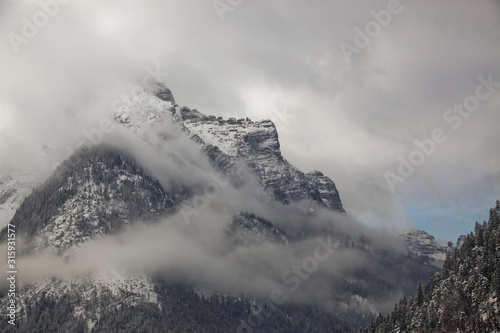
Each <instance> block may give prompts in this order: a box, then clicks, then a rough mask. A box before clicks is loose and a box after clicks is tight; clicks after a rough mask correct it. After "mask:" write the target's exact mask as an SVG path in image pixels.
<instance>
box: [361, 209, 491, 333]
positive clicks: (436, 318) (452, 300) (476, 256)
mask: <svg viewBox="0 0 500 333" xmlns="http://www.w3.org/2000/svg"><path fill="white" fill-rule="evenodd" d="M499 263H500V202H499V201H497V202H496V207H495V208H494V209H491V210H490V218H489V221H488V223H484V224H482V225H481V224H478V223H477V224H476V227H475V230H474V233H470V234H469V235H468V236H467V237H466V239H465V240H464V243H463V245H462V246H461V247H460V249H457V250H455V252H454V253H453V254H452V255H449V256H448V257H447V258H446V261H445V263H444V266H443V270H442V271H441V272H440V273H436V274H435V275H434V276H433V277H432V278H431V280H430V281H429V283H428V284H427V285H426V286H425V288H424V289H422V288H419V289H418V290H417V294H416V297H415V299H413V298H410V299H409V300H407V299H406V298H403V299H402V300H401V301H400V302H399V303H398V304H397V305H396V307H395V308H394V310H393V311H392V313H391V314H390V315H389V316H387V317H383V316H379V317H378V318H377V320H376V321H374V322H373V323H372V324H371V325H370V326H368V327H367V328H365V329H362V330H361V331H360V332H362V333H365V332H366V333H368V332H371V333H378V332H401V333H404V332H412V333H419V332H443V333H444V332H457V333H469V332H495V331H498V330H499V329H500V300H499V297H500V265H499Z"/></svg>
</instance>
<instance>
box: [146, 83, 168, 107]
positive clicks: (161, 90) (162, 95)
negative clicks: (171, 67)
mask: <svg viewBox="0 0 500 333" xmlns="http://www.w3.org/2000/svg"><path fill="white" fill-rule="evenodd" d="M146 90H147V91H149V92H150V93H152V94H153V95H155V96H156V97H158V98H159V99H161V100H162V101H166V102H170V103H172V104H175V99H174V95H173V94H172V91H171V90H170V89H168V88H167V87H166V86H165V85H164V84H163V83H162V82H155V83H154V84H153V85H152V86H151V87H149V88H148V89H146Z"/></svg>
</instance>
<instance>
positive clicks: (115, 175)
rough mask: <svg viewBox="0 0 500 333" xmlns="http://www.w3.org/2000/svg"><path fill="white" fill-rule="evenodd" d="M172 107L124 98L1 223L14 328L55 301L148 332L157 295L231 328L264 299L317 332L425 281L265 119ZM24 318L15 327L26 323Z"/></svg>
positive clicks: (96, 319) (84, 317) (396, 245)
mask: <svg viewBox="0 0 500 333" xmlns="http://www.w3.org/2000/svg"><path fill="white" fill-rule="evenodd" d="M164 96H169V97H168V98H166V99H167V100H165V98H164ZM173 101H174V100H173V97H172V94H171V92H170V91H169V90H168V91H167V88H162V89H159V90H158V89H156V90H154V91H152V92H147V91H144V92H143V93H142V94H140V95H138V96H137V97H136V98H135V99H134V101H133V102H132V103H130V104H129V105H126V106H123V107H122V108H121V109H120V110H118V111H117V113H116V115H115V119H116V120H115V121H116V122H115V126H116V130H115V131H114V132H113V133H110V134H109V135H107V136H106V138H105V140H104V142H103V143H102V144H100V145H97V146H93V147H88V148H87V147H84V148H81V149H80V150H78V151H76V152H75V153H74V154H73V155H72V156H71V157H69V158H68V159H67V160H66V161H64V162H63V163H61V164H60V165H59V167H58V168H57V169H56V170H55V172H54V173H53V174H52V175H51V176H50V177H49V178H48V179H47V180H46V181H45V182H44V183H43V184H41V185H40V186H39V187H37V188H36V189H35V190H34V191H33V192H32V193H31V194H30V195H29V196H27V198H26V199H25V200H24V201H23V202H22V204H21V205H20V206H19V209H17V212H16V214H15V215H14V217H13V218H12V220H11V221H10V224H11V225H13V226H15V228H16V232H17V237H18V241H19V242H21V241H22V243H21V244H22V248H23V250H22V256H21V257H20V258H19V259H18V260H19V262H20V267H22V270H21V269H20V273H19V275H18V283H19V286H20V287H21V288H22V289H21V291H20V299H21V300H22V301H21V303H20V305H19V309H18V311H19V316H20V318H29V317H30V316H29V315H28V313H34V312H35V313H36V312H37V311H40V306H42V304H53V305H50V306H52V307H54V309H53V312H56V313H57V312H58V311H62V309H60V307H59V306H58V305H56V304H59V303H60V304H66V305H65V306H64V311H65V313H66V314H67V315H70V316H72V317H73V318H75V320H76V322H77V323H78V325H80V326H78V329H83V330H84V331H92V330H97V328H99V327H107V325H109V322H108V319H107V316H109V315H111V314H112V313H114V312H113V311H116V310H117V309H116V308H115V307H114V306H113V305H112V304H123V306H124V305H125V304H127V306H131V307H135V306H138V307H141V308H142V307H146V308H148V307H149V308H150V309H152V311H153V312H155V313H156V312H157V311H160V313H161V315H152V316H153V317H154V318H156V319H155V320H157V321H159V322H161V321H162V320H163V319H161V318H163V316H165V315H166V316H169V315H173V314H174V313H175V314H177V311H180V310H178V309H172V308H170V307H169V304H170V303H169V300H168V297H167V299H165V298H164V297H166V295H168V294H169V293H171V292H172V290H177V289H175V288H181V290H182V293H181V295H180V296H178V297H181V299H183V297H186V299H190V301H189V302H192V304H193V305H192V306H194V307H201V308H204V307H206V306H208V305H207V302H208V304H212V302H216V304H218V305H217V306H216V308H217V310H216V312H215V313H214V314H213V315H214V316H218V317H220V318H226V317H227V318H233V317H234V318H239V319H237V320H236V321H234V322H233V323H232V324H231V325H233V326H232V327H233V329H236V328H238V327H239V326H240V325H243V324H245V325H247V323H246V320H245V317H247V316H250V315H251V313H250V312H249V311H250V310H249V309H250V308H252V307H253V306H256V305H255V304H258V303H259V302H265V301H267V302H268V303H270V304H271V305H272V306H273V310H272V313H273V314H272V316H275V315H276V316H277V313H279V311H283V312H285V313H290V311H292V312H293V313H295V312H296V311H298V312H301V313H307V311H313V318H316V319H317V320H318V323H317V324H315V325H319V326H318V327H320V326H321V327H332V328H334V327H336V328H338V329H350V328H353V327H358V325H359V324H361V323H363V322H366V321H367V320H368V319H369V318H371V316H372V315H374V314H375V313H378V312H379V311H385V310H386V309H387V308H388V305H390V304H392V303H393V302H394V301H395V300H397V299H398V298H399V297H401V295H408V294H409V293H410V292H411V291H412V290H414V289H415V288H416V285H417V283H418V281H421V280H423V281H425V280H426V279H427V277H428V276H429V273H431V272H435V270H436V269H435V268H433V266H430V265H428V264H426V263H425V261H422V260H420V259H419V258H415V259H412V258H411V257H410V256H408V255H407V254H406V250H405V247H404V244H403V242H401V241H400V240H399V238H397V237H396V236H395V235H392V234H391V233H389V232H386V231H383V230H378V229H373V228H369V227H367V226H364V225H361V224H359V223H358V222H355V221H354V220H352V219H351V218H350V217H349V216H348V214H347V213H346V212H345V211H344V209H343V207H342V203H341V200H340V195H339V192H338V191H337V189H336V187H335V184H334V183H333V181H332V180H330V179H329V178H328V177H326V176H324V175H323V174H322V173H321V172H319V171H314V172H311V173H307V174H306V173H303V172H301V171H300V170H298V169H297V168H296V167H294V166H293V165H291V164H290V163H289V162H288V161H287V160H286V159H285V158H284V157H283V156H282V154H281V151H280V149H279V147H280V145H279V140H278V133H277V131H276V128H275V126H274V124H273V122H271V121H269V120H265V121H252V120H250V119H238V120H237V119H231V118H230V119H222V118H216V117H214V116H207V115H204V114H202V113H200V112H199V111H196V110H191V109H189V108H187V107H182V108H181V107H179V106H177V105H176V104H174V103H173ZM7 233H8V231H7V228H5V229H4V230H3V231H2V233H1V237H2V238H3V239H4V240H5V238H6V237H7V236H6V235H7ZM3 288H5V290H6V288H7V284H5V283H4V287H3ZM172 288H174V289H172ZM186 293H187V294H186ZM90 294H92V295H94V296H92V297H89V296H85V295H90ZM47 295H50V296H47ZM72 295H73V296H72ZM76 295H78V296H76ZM196 295H197V296H196ZM47 297H48V298H47ZM75 297H76V298H75ZM242 297H243V298H242ZM27 299H30V303H26V300H27ZM220 300H223V302H222V303H221V304H219V303H217V302H220ZM51 302H56V303H51ZM103 302H104V303H106V304H110V305H107V306H103V305H99V304H102V303H103ZM184 302H187V301H186V300H184ZM227 302H233V303H235V304H237V306H238V307H240V310H239V312H238V311H237V312H236V313H233V312H228V311H229V310H227V309H225V307H224V306H223V304H226V303H227ZM68 304H69V305H68ZM68 306H69V308H68ZM210 306H212V305H210ZM275 308H276V309H275ZM68 309H69V310H68ZM71 309H73V310H71ZM78 309H85V310H83V311H82V310H78ZM154 309H156V310H154ZM148 311H149V310H148ZM169 311H173V312H169ZM199 311H204V310H199ZM304 311H305V312H304ZM50 318H51V319H45V320H48V321H49V322H50V321H51V320H56V319H55V318H54V317H50ZM234 318H233V319H234ZM298 318H300V316H299V317H298ZM160 319H161V320H160ZM34 320H35V322H30V321H27V319H26V320H20V321H19V323H18V327H20V328H26V329H27V328H29V329H35V328H36V327H40V326H38V325H41V324H40V322H39V321H37V320H38V319H34ZM123 320H125V319H123ZM123 320H122V321H123ZM187 320H188V319H187V318H184V319H182V320H181V321H180V322H179V323H177V324H173V323H172V325H173V326H171V328H172V329H174V328H175V327H177V328H181V327H183V329H186V326H183V325H186V321H187ZM276 320H277V319H276ZM297 320H298V319H297ZM307 322H309V320H305V318H304V320H300V324H299V323H295V322H289V321H287V320H285V321H280V320H278V321H277V325H278V326H279V327H282V328H283V329H285V328H288V329H290V330H291V331H300V330H301V329H303V326H301V325H304V324H305V323H307ZM196 323H197V324H196V325H200V326H199V327H208V326H206V325H208V323H206V322H203V321H199V322H196ZM122 324H123V325H125V323H124V322H122ZM127 325H128V324H127ZM151 325H153V326H154V325H159V324H158V323H155V324H151ZM75 327H76V326H75ZM154 327H156V326H154ZM255 329H256V331H266V330H267V329H269V327H268V326H262V327H256V328H255Z"/></svg>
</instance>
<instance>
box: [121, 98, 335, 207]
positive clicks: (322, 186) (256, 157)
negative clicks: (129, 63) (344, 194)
mask: <svg viewBox="0 0 500 333" xmlns="http://www.w3.org/2000/svg"><path fill="white" fill-rule="evenodd" d="M153 93H154V94H156V96H160V97H161V96H164V95H171V92H170V90H168V89H167V88H162V89H160V88H157V89H155V91H154V92H153ZM154 94H143V95H140V96H137V97H136V98H135V100H134V101H133V102H132V103H130V104H129V105H128V106H127V107H123V108H122V109H121V110H120V111H119V112H117V114H116V115H115V119H116V120H117V121H119V122H121V123H122V124H124V125H125V126H127V127H130V128H131V129H132V130H134V131H135V132H137V133H139V134H140V135H144V129H145V128H148V127H149V126H151V125H154V124H161V123H162V122H165V121H173V122H174V123H176V124H178V126H180V127H181V128H182V129H183V130H184V131H186V132H187V133H188V134H189V135H190V137H191V138H192V139H193V140H194V141H196V142H198V143H200V144H201V145H202V146H203V148H204V149H205V151H206V152H207V154H208V156H209V158H210V159H211V160H212V163H213V164H214V166H215V167H216V168H217V169H219V170H220V171H221V172H223V173H225V174H227V175H231V176H233V178H235V179H236V180H235V182H236V183H237V182H238V175H239V173H240V172H241V170H240V164H243V165H245V166H246V167H248V168H250V170H252V171H253V172H254V173H255V175H257V177H258V180H259V184H260V185H261V186H262V187H263V188H264V189H266V190H268V191H269V192H270V193H272V194H273V195H274V197H275V198H276V199H277V200H278V201H280V202H282V203H283V204H289V203H291V202H298V201H301V200H307V201H312V202H314V203H316V204H318V205H319V206H321V207H326V208H330V209H333V210H336V211H341V212H343V211H344V209H343V207H342V202H341V200H340V195H339V192H338V191H337V188H336V187H335V183H334V182H333V181H332V180H331V179H330V178H328V177H326V176H324V175H323V174H322V173H321V172H318V171H314V172H311V173H309V174H304V173H303V172H301V171H300V170H298V169H297V168H296V167H294V166H293V165H292V164H290V163H289V162H288V161H287V160H286V159H285V158H284V157H283V156H282V154H281V151H280V144H279V140H278V132H277V130H276V127H275V125H274V124H273V122H272V121H270V120H262V121H255V122H254V121H251V120H250V119H248V118H247V119H238V120H236V119H235V118H229V119H227V120H226V119H222V117H218V118H217V117H215V116H207V115H204V114H202V113H201V112H199V111H197V110H195V109H194V110H191V109H189V108H188V107H182V108H181V107H179V106H177V105H176V104H173V97H172V98H169V99H167V100H162V99H160V98H156V96H155V95H154ZM312 207H314V205H311V208H312Z"/></svg>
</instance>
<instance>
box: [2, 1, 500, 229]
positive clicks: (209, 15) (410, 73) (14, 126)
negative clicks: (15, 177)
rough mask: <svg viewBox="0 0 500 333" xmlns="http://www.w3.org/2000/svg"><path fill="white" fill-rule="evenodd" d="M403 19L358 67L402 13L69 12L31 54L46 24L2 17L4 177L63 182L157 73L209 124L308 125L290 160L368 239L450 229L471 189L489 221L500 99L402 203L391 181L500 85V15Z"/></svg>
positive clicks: (7, 5)
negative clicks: (345, 48) (440, 213)
mask: <svg viewBox="0 0 500 333" xmlns="http://www.w3.org/2000/svg"><path fill="white" fill-rule="evenodd" d="M401 4H402V7H403V10H402V12H401V13H400V14H398V15H394V16H393V18H392V21H391V23H390V24H389V25H388V26H387V27H385V28H384V29H383V30H381V32H380V34H379V35H378V36H376V37H375V38H373V40H372V42H371V44H370V45H369V46H368V47H366V48H364V49H363V50H362V51H361V52H360V53H359V54H354V55H353V56H352V62H351V63H350V64H348V63H346V60H345V57H344V55H343V54H342V52H341V50H340V48H339V45H340V43H341V42H347V43H352V42H353V39H354V37H355V31H354V30H353V29H354V27H356V26H358V27H361V28H363V27H364V26H365V24H366V23H367V22H369V21H370V20H373V16H372V14H371V13H370V11H371V10H374V11H379V10H383V9H385V8H387V1H377V2H374V1H370V2H354V3H349V4H346V3H345V2H343V1H315V2H314V4H311V3H309V2H305V1H294V2H286V3H285V2H272V3H269V2H268V1H252V2H244V3H242V4H241V5H239V6H236V7H235V8H234V10H232V11H228V12H226V13H225V14H224V20H222V21H221V20H220V18H219V16H218V15H217V12H216V10H215V9H214V7H213V6H212V3H211V2H206V1H168V2H147V5H145V4H144V2H139V1H132V0H127V1H120V2H118V1H111V2H106V3H102V2H98V1H85V2H77V1H69V2H68V3H66V4H61V5H60V6H59V9H58V12H57V14H56V15H55V16H54V17H51V18H50V20H49V21H48V23H47V24H46V25H44V26H43V27H40V28H39V29H38V32H37V34H36V36H34V37H33V38H29V40H28V43H26V44H21V45H19V52H18V53H16V52H14V49H13V47H12V44H11V43H10V42H9V39H8V38H7V34H9V33H16V34H18V35H21V34H22V29H23V24H24V23H23V22H24V21H23V17H26V18H27V19H28V20H29V21H33V17H34V15H35V14H36V13H38V12H39V11H40V10H41V8H40V6H39V4H38V3H36V2H32V3H28V2H22V3H21V2H14V1H6V2H2V4H1V6H2V8H1V9H2V10H1V11H0V12H1V14H0V15H2V19H1V20H0V22H1V23H0V34H1V35H2V36H4V37H6V38H2V40H1V42H0V52H1V53H2V55H3V56H4V57H3V60H2V63H1V64H0V70H1V71H2V74H3V75H2V76H1V77H0V107H1V108H2V112H1V113H0V121H1V125H0V130H1V132H0V138H1V143H0V156H1V157H2V158H1V160H2V168H7V167H15V166H19V165H37V166H38V167H39V168H43V167H45V168H46V169H48V170H50V164H51V163H52V162H53V161H61V160H63V159H64V158H65V157H66V156H67V154H68V148H67V147H68V146H69V147H70V148H74V147H75V146H76V145H77V144H78V142H79V141H80V140H82V139H83V138H84V136H83V134H82V131H83V130H84V129H86V130H90V129H92V128H97V126H98V123H99V121H100V120H101V119H103V118H107V117H112V107H111V105H112V102H113V101H114V100H115V99H117V98H118V99H119V98H121V96H122V95H127V94H130V91H131V89H132V88H133V86H134V85H137V84H140V82H141V81H142V79H143V77H144V75H146V67H147V66H151V67H153V68H155V67H156V66H160V67H161V70H162V71H165V72H168V73H169V74H168V76H167V77H166V79H165V81H166V83H167V85H168V86H169V87H170V88H171V89H172V91H173V93H174V95H175V97H176V100H177V101H178V102H179V104H180V105H188V106H190V107H193V108H198V109H199V110H200V111H201V112H204V113H206V114H214V115H223V116H225V117H230V116H234V117H245V116H248V117H250V118H252V119H261V118H273V117H275V114H274V113H273V110H275V109H276V108H278V109H283V108H284V107H286V108H287V110H288V112H289V113H290V115H291V116H293V117H290V119H288V123H287V124H285V125H284V126H281V128H280V133H279V134H280V141H281V147H282V149H283V152H284V156H285V157H286V158H288V159H289V160H290V161H291V162H292V163H294V164H295V165H297V166H299V167H300V168H301V169H305V170H306V171H307V170H312V169H320V170H322V171H323V172H325V174H327V175H328V176H329V177H331V178H332V179H333V180H334V181H335V182H336V183H337V185H338V188H339V190H340V194H341V197H342V199H343V201H344V205H345V207H346V208H347V210H348V211H349V212H351V214H352V215H353V216H355V217H356V218H359V219H361V220H363V221H364V222H365V223H367V224H375V223H376V224H383V225H391V226H402V225H406V224H408V223H411V222H410V221H408V220H407V217H406V216H405V209H404V207H407V206H408V205H410V206H412V205H415V206H417V205H426V206H428V207H429V208H432V206H433V205H434V204H440V205H449V207H450V213H451V212H452V211H454V210H457V209H460V207H458V206H456V205H453V204H451V203H452V201H450V199H449V198H450V195H448V194H449V193H452V194H453V195H452V197H457V198H459V201H460V202H465V203H466V202H468V201H470V200H471V199H473V198H474V194H473V193H472V192H470V191H468V190H467V189H469V188H471V187H472V188H474V189H476V190H475V191H474V193H476V192H483V193H485V194H487V195H486V196H485V197H489V198H488V199H485V202H482V203H480V204H481V205H482V206H485V207H488V206H490V205H491V204H492V203H493V201H494V199H495V197H498V195H499V184H498V177H497V175H498V173H499V169H498V163H497V162H496V161H498V160H499V157H500V156H498V149H497V147H498V140H499V139H498V138H499V136H498V130H497V126H496V124H498V122H499V120H500V119H499V117H500V116H499V114H498V112H496V111H495V110H496V109H498V106H499V104H500V98H499V94H498V92H495V94H494V95H493V96H492V97H491V98H490V99H488V100H487V101H485V102H484V103H483V104H481V107H480V109H479V110H478V111H477V112H476V113H475V114H474V115H473V116H471V117H470V118H469V119H467V121H464V126H463V127H462V128H461V129H460V130H459V131H457V132H452V133H450V138H449V140H448V141H447V142H446V143H445V144H443V145H442V146H440V147H439V149H438V151H437V152H436V153H435V154H434V155H433V156H432V157H431V158H429V159H428V160H427V161H426V163H425V164H424V165H422V166H420V167H419V168H418V170H417V172H415V174H413V175H412V176H411V177H410V178H408V179H407V180H406V181H405V183H401V184H398V191H397V192H395V193H394V192H391V191H390V189H389V187H388V186H387V184H386V182H385V179H384V177H383V175H384V172H386V171H388V170H394V169H395V168H397V165H398V156H399V155H402V156H405V155H407V154H409V153H410V152H411V151H412V150H413V149H414V148H415V146H414V140H415V139H423V138H426V137H428V136H429V135H430V132H431V131H432V130H433V129H434V128H436V127H442V126H445V124H443V120H442V114H443V112H444V111H445V110H446V109H447V108H450V107H452V106H453V104H455V103H461V102H463V99H464V98H465V97H466V96H468V95H470V94H471V93H473V92H474V89H475V86H476V84H477V76H478V75H483V76H487V75H488V74H490V73H491V74H492V75H493V78H494V79H495V80H500V72H499V71H498V68H500V67H499V66H498V59H500V57H499V54H500V47H499V45H498V43H497V41H498V39H499V37H500V36H499V31H500V30H499V29H498V24H499V23H498V19H497V18H498V13H499V11H500V8H499V7H500V6H499V5H498V3H497V2H495V1H483V2H481V3H480V4H476V3H475V4H473V5H472V4H471V3H470V2H468V1H455V2H453V3H450V2H447V1H438V2H433V3H432V4H430V3H415V2H408V1H402V2H401ZM477 22H482V24H477ZM41 144H48V145H49V146H51V147H52V149H53V150H52V151H51V153H50V156H49V157H48V158H47V159H46V161H42V160H41V159H40V157H39V156H38V155H37V154H36V151H37V149H38V147H39V146H40V145H41ZM33 161H37V163H33ZM437 193H443V195H436V194H437ZM486 201H487V202H486ZM450 204H451V205H450ZM471 222H472V221H471ZM468 230H469V228H468V227H464V229H463V230H461V231H460V232H461V233H464V232H467V231H468ZM430 231H431V232H432V230H430ZM456 236H457V235H456V233H453V234H450V236H449V238H451V239H454V238H455V237H456ZM443 237H445V236H444V235H443Z"/></svg>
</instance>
